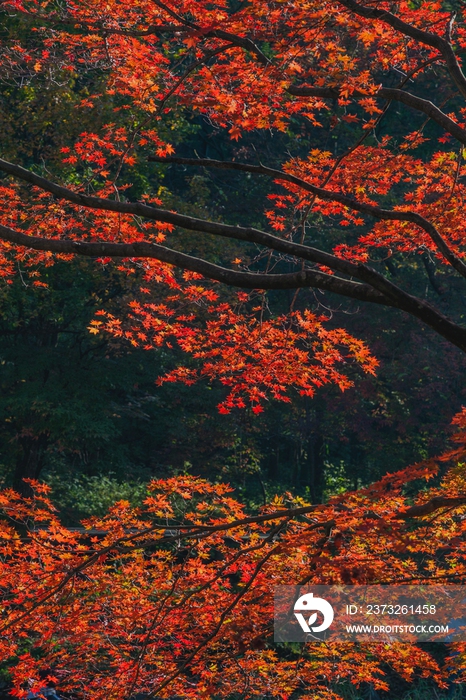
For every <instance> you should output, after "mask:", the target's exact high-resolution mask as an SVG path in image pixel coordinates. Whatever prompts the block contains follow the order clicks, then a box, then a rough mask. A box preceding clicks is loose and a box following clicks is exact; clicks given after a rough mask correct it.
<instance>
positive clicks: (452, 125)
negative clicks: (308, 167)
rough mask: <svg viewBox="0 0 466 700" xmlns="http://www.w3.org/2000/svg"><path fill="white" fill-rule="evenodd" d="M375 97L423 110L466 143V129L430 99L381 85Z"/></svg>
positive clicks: (309, 90) (295, 90)
mask: <svg viewBox="0 0 466 700" xmlns="http://www.w3.org/2000/svg"><path fill="white" fill-rule="evenodd" d="M287 92H289V94H290V95H293V96H296V97H318V98H321V99H329V100H337V99H338V98H339V97H340V92H339V90H338V89H336V88H319V87H312V86H308V85H291V86H290V87H289V88H288V89H287ZM354 94H355V95H358V96H359V95H360V96H361V97H363V96H364V97H367V94H364V95H363V93H358V92H355V93H354ZM374 97H381V98H383V99H386V100H396V101H397V102H402V103H403V104H405V105H406V106H407V107H411V108H412V109H415V110H416V111H417V112H422V113H423V114H425V115H427V116H428V117H429V118H430V119H432V121H434V122H436V123H437V124H438V125H439V126H441V127H442V129H445V131H446V132H447V133H449V134H451V136H453V137H454V138H455V139H457V141H459V142H460V143H463V144H466V129H463V127H461V126H460V125H459V124H457V123H456V122H455V121H453V119H451V118H450V117H449V116H447V115H446V114H445V113H444V112H442V110H441V109H439V108H438V107H437V106H436V105H434V103H433V102H431V101H430V100H424V99H422V98H421V97H416V95H412V94H411V93H410V92H405V91H404V90H398V89H396V88H385V87H381V88H379V89H378V90H377V92H376V93H374Z"/></svg>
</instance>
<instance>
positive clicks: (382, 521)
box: [0, 411, 466, 700]
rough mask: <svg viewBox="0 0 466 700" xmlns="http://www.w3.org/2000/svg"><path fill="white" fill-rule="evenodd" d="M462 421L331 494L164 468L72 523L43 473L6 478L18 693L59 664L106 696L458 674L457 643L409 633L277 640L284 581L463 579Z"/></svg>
mask: <svg viewBox="0 0 466 700" xmlns="http://www.w3.org/2000/svg"><path fill="white" fill-rule="evenodd" d="M456 422H457V424H458V426H459V431H458V434H457V438H456V440H457V444H456V446H455V448H454V449H453V450H451V451H450V452H449V453H447V454H445V455H443V456H442V457H441V458H439V459H438V460H432V461H429V462H426V463H423V464H418V465H415V466H413V467H411V468H409V469H406V470H404V471H402V472H398V473H396V474H391V475H388V476H387V477H385V478H383V479H382V480H381V481H379V482H378V483H376V484H374V485H372V486H370V487H368V488H366V489H361V490H360V491H357V492H352V493H345V494H344V495H342V496H339V497H336V498H333V499H331V500H330V502H329V503H328V504H326V505H310V504H309V503H306V502H305V501H303V500H302V499H300V498H294V497H293V496H292V495H291V494H285V495H284V496H283V497H282V498H276V499H275V500H274V502H272V503H270V504H268V505H267V506H265V507H264V508H263V509H262V510H261V512H260V513H258V514H257V515H252V516H251V515H248V513H247V512H246V511H245V508H244V506H243V505H242V504H241V503H239V502H238V500H236V499H235V498H234V497H233V495H232V493H231V489H230V488H229V487H228V486H226V485H221V484H217V485H212V484H209V483H208V482H206V481H203V480H201V479H197V478H194V477H177V478H171V479H164V480H161V481H153V482H152V483H151V485H150V486H149V491H150V495H149V496H148V497H147V498H146V500H145V503H144V506H143V508H141V509H134V508H131V507H130V505H129V503H127V502H124V501H122V502H120V503H116V504H115V506H114V507H113V508H112V509H111V511H110V512H109V513H108V515H107V516H105V517H103V518H94V519H92V520H89V521H87V522H86V523H85V526H86V528H87V531H84V532H82V531H81V532H76V531H70V530H69V529H67V528H65V527H63V526H62V525H61V524H60V520H59V518H58V516H57V513H56V512H55V510H54V508H53V506H52V504H51V503H50V501H49V499H48V495H47V494H48V487H46V486H43V485H42V486H41V485H39V484H34V490H35V495H34V497H33V498H31V499H25V498H22V497H20V496H19V495H18V494H16V493H15V492H13V491H4V492H3V494H2V495H1V509H2V518H3V519H2V521H1V531H0V553H1V558H0V573H1V581H2V584H1V586H2V600H3V602H2V606H3V607H2V618H1V624H0V631H1V636H0V656H1V658H3V659H10V662H11V672H12V675H13V678H14V681H15V683H16V692H17V694H18V695H19V696H24V695H25V692H26V691H25V690H24V688H25V687H26V686H25V683H26V682H27V681H28V679H29V682H30V683H31V682H32V683H33V687H36V688H37V687H40V685H41V683H42V685H43V680H42V681H41V680H40V679H41V677H43V675H44V673H46V672H47V669H50V668H52V669H53V668H55V669H59V670H60V688H61V689H62V690H65V691H66V690H68V691H70V692H71V691H72V692H74V693H77V694H78V697H90V698H95V699H96V700H99V699H100V698H102V700H104V699H108V698H122V697H130V696H131V695H133V694H135V693H136V692H140V693H146V694H148V696H150V697H153V696H155V697H167V698H168V697H172V696H173V695H178V696H181V697H183V698H206V699H207V698H214V697H225V698H227V697H230V696H233V694H234V693H238V694H239V695H240V696H241V697H243V698H248V697H255V696H257V695H258V694H268V696H270V697H273V698H290V697H291V696H292V693H296V694H294V695H293V697H296V698H303V699H304V698H314V699H317V698H319V699H320V698H322V699H325V700H329V699H330V698H332V699H334V700H336V699H337V698H339V697H341V696H340V693H339V688H340V687H342V686H344V683H345V682H349V683H351V684H354V686H356V687H359V686H360V685H361V684H363V683H372V684H373V686H374V688H376V689H386V688H387V687H388V686H387V669H390V670H391V671H395V672H396V673H398V674H399V675H401V676H402V677H403V678H404V679H405V680H407V681H412V680H413V679H414V678H419V677H424V678H430V679H432V680H433V681H436V682H437V683H439V684H440V685H441V686H442V685H443V686H445V683H446V680H447V678H448V677H451V676H452V675H453V676H454V678H455V680H456V681H458V682H461V681H462V680H464V673H465V668H466V657H465V654H466V645H465V644H462V643H456V644H454V645H452V651H453V652H454V653H453V655H451V656H450V655H449V656H448V658H446V660H445V662H444V664H443V665H442V663H441V662H439V661H438V659H437V660H436V659H435V657H433V656H431V655H430V653H428V652H427V651H426V650H425V649H422V648H420V647H416V646H413V645H409V644H401V643H397V644H392V645H387V644H386V643H373V642H371V643H359V644H356V643H339V644H336V643H332V644H331V645H330V646H329V645H328V644H327V643H310V644H309V645H307V646H306V648H304V649H301V650H299V651H296V650H294V651H293V650H292V649H290V650H289V653H288V654H285V655H284V654H283V653H280V649H279V648H277V647H276V646H274V645H273V643H271V635H272V624H273V589H274V586H276V585H279V584H301V585H304V584H306V583H310V584H312V583H319V584H322V583H325V584H341V583H343V584H373V583H382V584H408V583H409V584H415V583H426V582H428V583H437V584H448V583H456V584H458V583H460V584H461V583H465V582H466V548H465V541H464V531H465V527H466V521H465V518H464V514H463V511H464V505H465V504H466V487H465V477H464V468H463V467H462V466H460V467H458V466H456V465H457V462H458V459H459V460H461V459H464V457H465V455H466V452H465V446H466V433H465V429H466V412H465V411H463V412H462V413H461V414H460V415H459V416H457V418H456ZM452 461H453V463H454V466H453V467H452V468H451V469H450V470H449V471H448V472H447V473H446V474H445V476H444V477H443V478H442V479H441V480H439V479H438V473H439V469H440V470H441V471H444V468H443V466H444V465H445V464H446V463H448V462H452ZM434 477H436V481H437V484H438V485H436V486H432V485H429V481H431V480H432V479H433V478H434ZM416 484H417V485H418V487H417V489H418V491H419V493H418V495H417V496H416V497H415V498H414V499H413V498H412V497H410V498H408V497H407V496H406V486H407V485H409V486H410V489H411V491H412V492H414V489H415V488H416ZM419 485H420V486H419ZM41 672H42V675H41ZM50 673H51V675H53V672H50Z"/></svg>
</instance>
